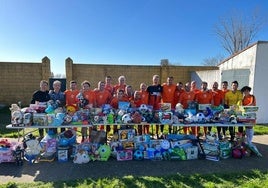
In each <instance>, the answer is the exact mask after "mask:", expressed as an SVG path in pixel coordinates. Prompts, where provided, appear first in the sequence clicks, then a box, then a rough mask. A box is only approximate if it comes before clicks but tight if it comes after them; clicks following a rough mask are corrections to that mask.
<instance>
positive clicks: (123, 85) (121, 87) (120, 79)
mask: <svg viewBox="0 0 268 188" xmlns="http://www.w3.org/2000/svg"><path fill="white" fill-rule="evenodd" d="M126 86H127V84H126V77H125V76H123V75H122V76H119V77H118V84H116V85H114V87H113V95H116V93H117V91H118V90H123V91H125V88H126Z"/></svg>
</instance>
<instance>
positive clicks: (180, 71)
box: [65, 59, 218, 90]
mask: <svg viewBox="0 0 268 188" xmlns="http://www.w3.org/2000/svg"><path fill="white" fill-rule="evenodd" d="M65 63H66V78H67V83H69V81H70V80H72V79H73V80H76V81H77V82H78V83H81V82H83V81H84V80H88V81H89V82H90V83H91V87H92V88H95V87H97V84H98V82H99V81H101V80H103V81H104V79H105V77H106V76H108V75H110V76H112V78H113V84H117V83H118V77H119V76H121V75H124V76H125V77H126V82H127V84H129V85H132V87H133V88H134V89H135V90H138V89H139V85H140V83H142V82H145V83H146V84H147V85H151V84H152V77H153V75H155V74H158V75H159V76H160V82H161V83H164V82H166V79H167V77H168V76H173V77H174V81H175V83H177V82H183V83H186V82H188V81H191V72H194V71H197V70H215V69H218V68H217V67H204V66H173V65H164V66H142V65H96V64H75V63H73V62H72V60H71V59H66V62H65Z"/></svg>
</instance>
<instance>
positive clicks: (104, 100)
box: [94, 81, 112, 108]
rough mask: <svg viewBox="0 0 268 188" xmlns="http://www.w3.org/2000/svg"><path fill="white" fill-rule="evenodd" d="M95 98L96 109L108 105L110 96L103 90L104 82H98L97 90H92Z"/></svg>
mask: <svg viewBox="0 0 268 188" xmlns="http://www.w3.org/2000/svg"><path fill="white" fill-rule="evenodd" d="M94 93H95V96H96V107H97V108H101V107H102V106H103V105H104V104H110V101H111V98H112V95H111V93H110V92H109V91H108V90H106V89H105V82H103V81H99V83H98V89H96V90H94Z"/></svg>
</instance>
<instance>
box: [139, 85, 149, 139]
mask: <svg viewBox="0 0 268 188" xmlns="http://www.w3.org/2000/svg"><path fill="white" fill-rule="evenodd" d="M140 94H141V104H145V105H148V102H149V93H148V91H147V85H146V84H145V83H141V84H140ZM141 126H142V125H139V126H138V127H141ZM149 128H150V125H148V124H146V125H143V133H144V134H149Z"/></svg>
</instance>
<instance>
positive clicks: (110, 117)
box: [0, 102, 261, 165]
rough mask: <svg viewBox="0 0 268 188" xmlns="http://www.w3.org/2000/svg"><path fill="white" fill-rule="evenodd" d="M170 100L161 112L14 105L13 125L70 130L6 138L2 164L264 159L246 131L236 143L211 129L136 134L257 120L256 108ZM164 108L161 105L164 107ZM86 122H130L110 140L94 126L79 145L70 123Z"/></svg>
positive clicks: (0, 150)
mask: <svg viewBox="0 0 268 188" xmlns="http://www.w3.org/2000/svg"><path fill="white" fill-rule="evenodd" d="M167 106H170V105H168V104H160V110H157V111H153V110H152V108H151V107H150V106H148V105H141V106H140V107H139V108H135V109H134V108H130V104H129V103H127V102H123V103H121V104H119V109H117V110H115V109H112V108H111V106H110V105H108V104H107V105H103V107H102V108H92V109H83V108H81V109H80V110H76V107H74V106H67V107H66V108H60V107H57V106H54V105H52V104H50V103H48V104H39V105H36V104H35V105H30V106H29V107H26V108H20V107H19V106H18V105H16V104H12V106H11V108H10V110H11V125H12V127H17V128H22V129H24V128H34V127H37V126H38V127H39V128H40V126H42V127H44V128H46V127H47V128H51V127H55V128H60V127H61V126H63V125H64V127H68V125H70V128H69V129H68V128H67V130H65V131H64V132H62V133H60V134H53V131H52V132H51V131H48V134H47V135H46V136H45V137H44V138H43V139H42V140H38V139H37V138H35V137H34V136H33V135H32V134H27V135H24V139H23V143H10V142H9V141H8V139H2V140H1V141H0V163H1V162H16V164H17V165H22V164H23V161H27V162H28V163H29V164H32V163H36V162H41V161H47V162H52V161H55V160H57V161H59V162H66V161H70V160H72V161H73V163H74V164H82V163H88V162H92V161H108V160H109V159H111V158H114V159H116V160H117V161H127V160H140V161H141V160H154V161H160V160H194V159H207V160H213V161H220V160H221V159H226V158H229V157H233V158H243V157H248V156H250V155H251V154H252V153H254V154H255V155H257V156H259V157H261V153H259V151H258V149H257V148H256V146H255V145H253V144H252V143H246V141H245V138H244V135H239V134H237V135H236V139H235V141H234V142H232V143H231V142H229V141H228V140H224V139H223V140H219V138H218V135H217V134H214V133H209V134H207V135H206V137H205V139H204V140H201V139H199V138H197V137H195V136H194V135H184V134H167V135H164V136H163V137H161V139H153V137H152V135H149V134H143V135H137V134H136V133H137V131H136V130H135V129H134V125H156V124H164V125H176V126H180V125H185V124H187V125H192V124H196V125H195V126H198V124H207V123H210V124H211V123H221V124H234V125H235V124H236V123H243V124H245V125H252V124H253V123H254V122H255V120H256V112H257V110H258V107H243V106H232V107H230V108H229V109H224V108H223V107H222V106H219V107H213V106H211V105H199V106H198V105H196V104H192V105H189V106H191V108H189V109H183V108H181V104H177V105H176V109H174V110H172V109H171V108H170V107H169V108H167ZM162 107H163V108H162ZM79 125H88V126H92V127H97V126H98V125H130V126H121V128H120V129H119V130H118V132H115V133H113V136H112V138H111V139H109V141H107V133H106V132H105V131H103V130H94V129H93V130H92V131H91V135H90V136H89V139H86V140H85V141H84V142H82V143H78V141H77V135H76V131H74V130H73V129H72V127H75V126H79Z"/></svg>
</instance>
